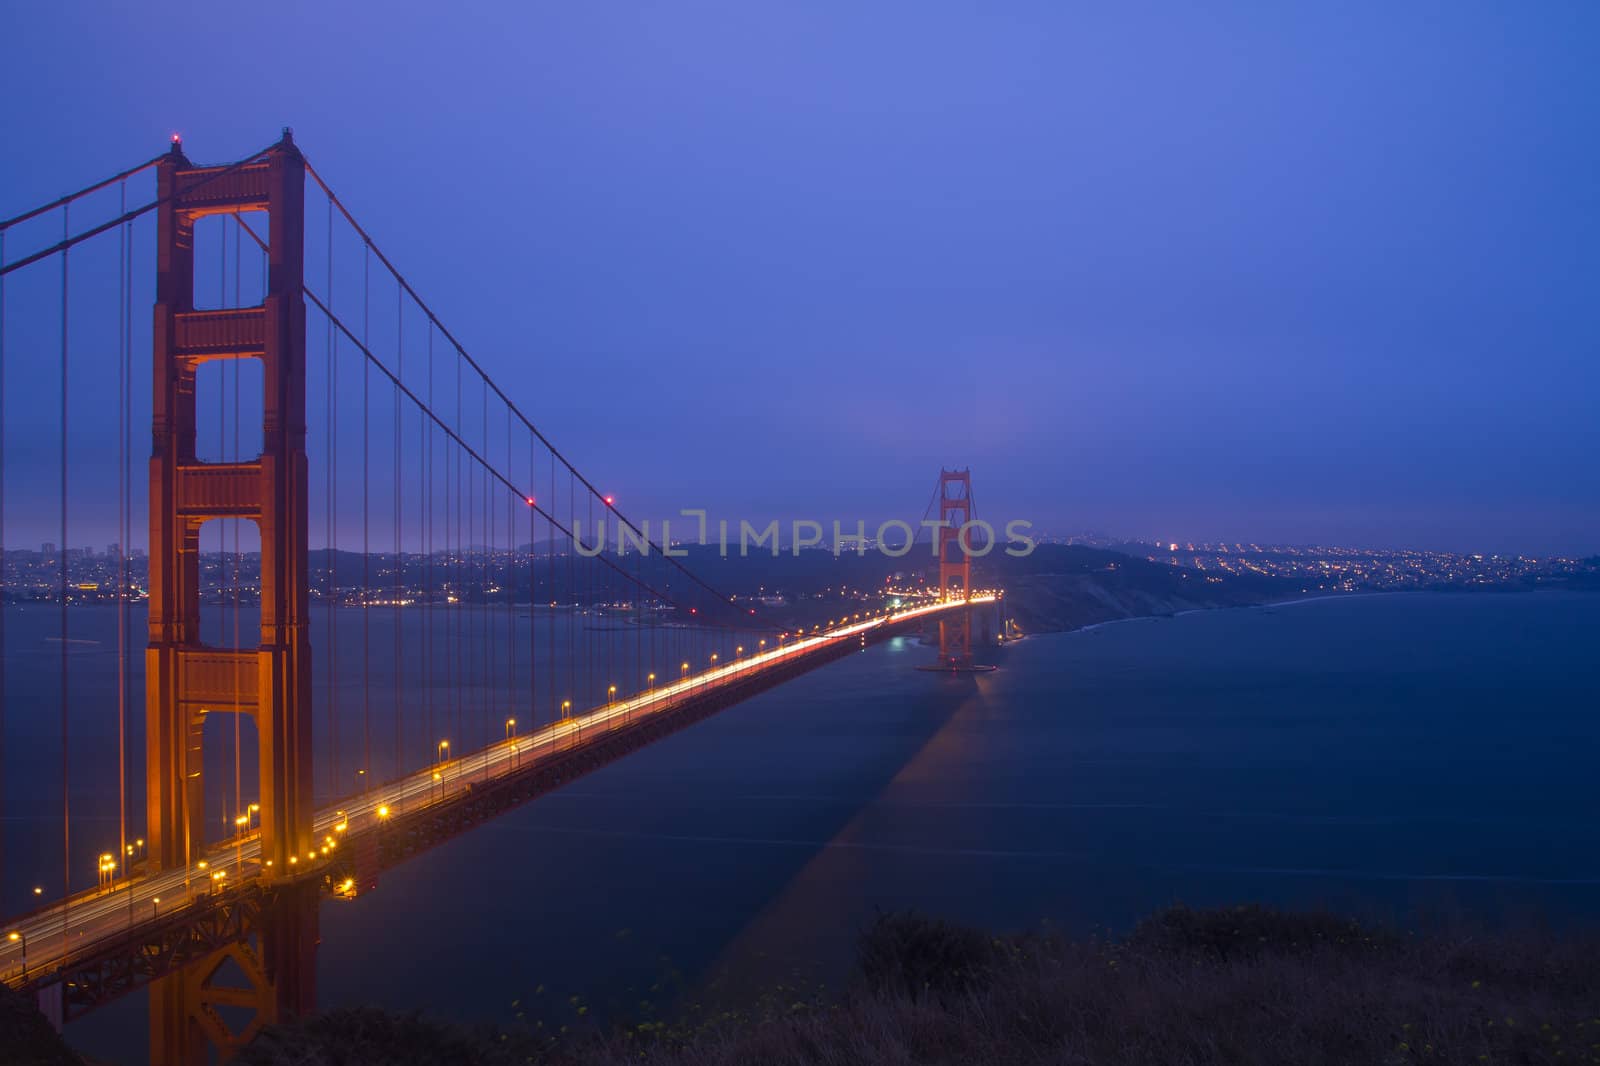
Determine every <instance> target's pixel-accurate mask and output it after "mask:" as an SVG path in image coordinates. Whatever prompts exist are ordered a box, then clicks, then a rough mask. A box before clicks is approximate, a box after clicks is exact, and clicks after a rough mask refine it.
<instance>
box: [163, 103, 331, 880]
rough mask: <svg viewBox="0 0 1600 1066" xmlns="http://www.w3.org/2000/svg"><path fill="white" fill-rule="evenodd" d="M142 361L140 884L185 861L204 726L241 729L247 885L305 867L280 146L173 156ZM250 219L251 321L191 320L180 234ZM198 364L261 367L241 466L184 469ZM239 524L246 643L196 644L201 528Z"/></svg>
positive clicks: (287, 172) (199, 827) (303, 730)
mask: <svg viewBox="0 0 1600 1066" xmlns="http://www.w3.org/2000/svg"><path fill="white" fill-rule="evenodd" d="M157 193H158V197H159V200H160V204H161V206H160V207H159V209H158V215H157V236H156V257H157V258H156V305H155V344H154V349H153V356H154V358H153V363H154V371H155V373H154V378H155V381H154V385H155V395H154V400H153V423H152V452H151V456H150V644H149V650H148V651H147V652H146V658H147V662H146V683H145V684H146V690H145V716H146V742H145V747H146V762H147V765H146V781H147V785H146V788H147V818H148V830H147V832H146V833H145V836H146V838H147V839H148V841H149V847H148V856H149V860H150V864H151V868H152V870H161V869H172V868H176V867H182V866H184V865H186V864H188V863H191V862H193V861H195V860H196V859H197V858H198V856H199V855H200V853H201V852H202V851H203V846H204V843H205V831H204V825H205V822H206V818H205V807H204V802H203V801H204V782H203V777H202V771H203V758H202V755H203V747H202V743H201V740H202V732H203V728H204V723H205V719H206V716H207V715H208V714H210V713H213V712H226V713H234V714H248V715H251V716H252V717H253V718H254V719H255V723H256V732H257V736H258V738H259V740H258V742H259V749H260V789H261V794H260V799H259V802H260V805H261V823H260V824H261V857H262V860H263V862H264V863H265V862H266V861H267V860H270V862H271V865H270V866H264V868H263V872H264V873H265V874H267V875H269V876H282V875H286V874H288V873H290V872H292V867H291V866H290V864H289V858H290V856H292V855H300V856H303V855H305V854H307V853H308V852H309V851H310V850H311V829H312V813H313V809H312V792H311V644H310V634H309V632H308V631H307V588H306V586H307V581H306V577H307V573H306V549H307V536H308V524H309V523H308V516H307V510H306V495H307V490H306V452H305V440H306V419H305V406H306V396H305V389H306V370H305V360H306V355H305V336H306V322H305V302H304V296H303V294H302V290H301V281H302V275H303V247H302V246H303V243H304V242H303V237H304V229H305V219H304V213H305V210H304V209H305V161H304V159H303V158H302V157H301V155H300V153H299V151H298V150H297V149H296V148H295V147H294V143H293V141H292V139H291V137H290V136H289V133H288V131H285V133H284V139H283V141H282V142H281V143H280V144H279V145H278V146H277V147H275V148H274V149H272V150H271V151H270V152H268V153H267V154H266V155H265V157H264V158H261V159H259V160H257V161H256V162H252V163H249V164H246V165H242V166H236V167H232V168H227V167H196V166H193V165H191V164H190V162H189V161H188V159H187V158H185V157H184V154H183V148H182V145H181V144H179V143H177V142H176V141H174V143H173V145H172V150H171V152H170V153H168V155H167V157H166V158H165V159H163V160H162V161H161V163H160V164H159V165H158V167H157ZM243 211H265V212H266V213H267V216H268V223H267V230H268V240H267V244H268V252H267V254H268V277H267V294H266V299H265V300H264V301H263V303H262V304H261V305H260V306H257V307H245V308H238V309H232V310H214V311H212V310H207V311H197V310H195V292H194V286H195V262H194V228H195V222H196V220H198V219H200V218H202V217H204V216H206V215H218V214H231V213H233V212H243ZM211 359H259V360H261V363H262V394H263V399H262V407H263V410H262V413H261V426H262V446H261V454H260V456H258V457H257V458H255V459H250V460H244V461H239V462H233V463H204V462H200V461H198V460H197V459H196V458H195V375H196V371H197V370H198V368H199V366H200V364H201V363H203V362H205V361H207V360H211ZM218 518H233V519H249V520H251V521H254V522H255V523H256V525H257V526H258V527H259V530H260V535H261V637H260V643H259V644H258V645H257V646H255V647H240V648H213V647H207V646H205V645H204V644H202V643H201V640H200V570H199V561H200V556H199V549H200V527H201V526H202V525H204V524H205V523H206V522H208V521H211V520H212V519H218Z"/></svg>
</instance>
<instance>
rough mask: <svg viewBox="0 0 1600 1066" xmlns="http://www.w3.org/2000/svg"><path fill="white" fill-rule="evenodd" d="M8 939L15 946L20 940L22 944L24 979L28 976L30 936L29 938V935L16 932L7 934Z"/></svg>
mask: <svg viewBox="0 0 1600 1066" xmlns="http://www.w3.org/2000/svg"><path fill="white" fill-rule="evenodd" d="M6 939H7V940H9V941H11V942H12V943H13V944H15V943H16V942H17V941H19V940H20V941H21V942H22V976H24V977H26V976H28V936H27V934H26V933H19V932H16V931H12V932H10V933H7V934H6Z"/></svg>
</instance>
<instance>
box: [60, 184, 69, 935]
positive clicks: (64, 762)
mask: <svg viewBox="0 0 1600 1066" xmlns="http://www.w3.org/2000/svg"><path fill="white" fill-rule="evenodd" d="M71 212H72V208H71V207H70V206H67V207H63V208H62V209H61V239H62V240H67V239H68V238H69V233H68V225H69V224H68V218H69V216H70V214H71ZM68 254H69V252H68V250H67V249H62V251H61V546H60V548H59V549H58V550H59V551H60V552H61V935H62V937H63V938H64V937H66V935H67V899H68V897H69V896H71V895H72V801H71V797H70V795H69V793H70V791H71V790H70V788H69V782H70V780H71V778H70V773H71V768H72V760H71V745H70V743H69V737H68V730H67V675H68V669H67V648H68V646H69V645H68V644H67V402H68V390H67V309H68V301H69V295H70V294H69V292H68V276H69V275H68V259H67V257H68Z"/></svg>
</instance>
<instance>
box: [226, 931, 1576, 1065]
mask: <svg viewBox="0 0 1600 1066" xmlns="http://www.w3.org/2000/svg"><path fill="white" fill-rule="evenodd" d="M1597 946H1600V944H1597V942H1596V941H1595V940H1593V939H1588V938H1580V939H1568V940H1565V941H1555V940H1550V939H1545V938H1542V937H1539V936H1532V935H1520V936H1494V937H1482V936H1467V935H1435V936H1426V937H1421V936H1413V935H1409V934H1400V933H1396V932H1391V931H1386V930H1380V929H1373V928H1366V927H1363V926H1360V925H1357V924H1355V923H1352V922H1349V921H1347V920H1343V919H1339V918H1336V917H1333V916H1331V915H1324V914H1287V913H1281V912H1276V911H1271V910H1266V909H1263V908H1259V907H1241V908H1238V909H1233V910H1214V911H1193V910H1188V909H1184V908H1175V909H1171V910H1168V911H1164V912H1162V913H1160V914H1158V915H1156V916H1154V917H1152V918H1151V919H1149V920H1147V921H1146V922H1144V923H1143V924H1142V925H1140V926H1139V927H1138V928H1137V929H1136V930H1135V931H1134V932H1133V933H1132V934H1131V935H1130V936H1129V937H1127V938H1125V939H1122V940H1116V941H1112V940H1101V939H1088V940H1071V939H1067V938H1064V937H1057V936H1040V935H1026V936H1018V937H1004V938H994V937H990V936H987V935H985V934H982V933H979V932H977V931H975V930H970V929H963V928H959V927H955V926H951V925H947V924H945V923H941V922H936V921H930V920H927V919H924V918H920V917H917V916H914V915H886V916H883V917H881V918H880V919H879V920H878V921H877V922H876V923H874V925H873V926H872V927H871V928H870V929H868V930H866V931H865V932H864V933H863V935H862V938H861V944H860V954H859V960H858V972H857V974H856V979H855V981H854V982H853V984H852V986H851V988H850V990H849V991H847V992H845V993H843V994H841V995H840V996H838V997H836V998H834V999H833V1000H831V1001H825V1000H822V999H819V998H811V999H804V1000H796V1001H793V1002H784V1001H783V1000H782V999H775V998H773V997H770V996H769V997H767V998H766V999H764V1000H763V1001H762V1002H761V1003H760V1004H759V1005H757V1006H756V1007H755V1008H754V1009H741V1010H728V1011H723V1012H719V1013H717V1014H716V1015H715V1016H711V1017H707V1016H706V1015H705V1014H704V1013H703V1012H691V1013H690V1014H689V1015H688V1016H686V1017H685V1018H683V1019H682V1020H680V1021H679V1022H677V1023H676V1024H671V1023H644V1024H639V1025H634V1026H631V1027H618V1028H615V1029H612V1030H610V1031H598V1030H597V1031H591V1032H588V1033H584V1034H581V1035H574V1034H572V1033H569V1034H567V1035H565V1036H561V1037H556V1038H550V1037H547V1036H543V1035H541V1034H540V1033H539V1032H538V1031H530V1030H497V1029H466V1028H461V1027H455V1026H451V1025H447V1024H442V1023H438V1022H434V1021H431V1020H428V1019H425V1018H422V1017H420V1016H418V1015H406V1016H396V1015H391V1014H386V1013H384V1012H381V1011H376V1010H353V1011H333V1012H330V1013H328V1014H326V1015H324V1016H322V1017H319V1018H316V1019H312V1020H310V1021H307V1022H304V1023H301V1024H298V1025H294V1026H287V1027H281V1028H277V1029H273V1030H269V1031H267V1032H265V1033H263V1034H262V1035H261V1037H260V1038H258V1039H257V1041H256V1042H255V1043H254V1044H253V1045H252V1046H251V1047H250V1048H249V1049H247V1050H246V1052H245V1053H244V1054H243V1055H241V1056H240V1057H239V1058H238V1059H237V1060H236V1061H237V1062H238V1063H240V1064H241V1066H288V1064H296V1066H358V1064H361V1066H365V1064H369V1063H370V1064H374V1066H375V1064H379V1063H382V1064H413V1063H414V1064H418V1066H421V1064H428V1066H453V1064H468V1063H471V1064H477V1063H488V1064H500V1063H505V1064H510V1063H529V1062H532V1063H551V1064H571V1066H621V1064H623V1063H630V1064H638V1063H644V1064H646V1066H669V1064H670V1066H687V1064H691V1063H693V1064H707V1066H733V1064H736V1063H738V1064H743V1063H771V1064H780V1066H781V1064H795V1066H799V1064H845V1063H938V1064H944V1063H949V1064H952V1066H953V1064H987V1063H993V1064H1000V1063H1006V1064H1012V1063H1083V1064H1108V1066H1109V1064H1119V1066H1120V1064H1128V1066H1133V1064H1139V1066H1146V1064H1153V1063H1162V1064H1207V1063H1218V1064H1221V1063H1229V1064H1243V1063H1252V1064H1253V1063H1261V1064H1273V1066H1279V1064H1299V1063H1309V1064H1317V1063H1384V1064H1397V1066H1398V1064H1409V1063H1426V1064H1434V1063H1462V1064H1474V1066H1475V1064H1479V1063H1541V1064H1542V1063H1548V1064H1552V1066H1554V1064H1562V1066H1565V1064H1569V1063H1600V952H1597V951H1596V950H1595V949H1596V947H1597Z"/></svg>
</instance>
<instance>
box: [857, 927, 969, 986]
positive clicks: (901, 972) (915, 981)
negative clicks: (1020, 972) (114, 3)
mask: <svg viewBox="0 0 1600 1066" xmlns="http://www.w3.org/2000/svg"><path fill="white" fill-rule="evenodd" d="M994 960H995V946H994V942H993V941H992V940H991V939H990V938H989V937H986V936H984V935H983V934H982V933H980V932H978V931H977V930H975V929H967V928H964V927H962V926H958V925H951V924H950V923H949V922H945V921H939V920H937V919H933V918H925V917H923V916H922V915H920V914H910V913H903V912H892V913H879V914H878V915H877V916H876V917H874V918H873V920H872V923H871V924H870V925H868V926H867V928H866V929H865V930H863V931H862V933H861V937H860V939H859V940H858V941H857V944H856V964H857V966H858V968H859V969H860V972H861V977H862V979H863V980H864V981H865V982H866V985H867V987H868V988H869V989H871V990H872V991H874V992H877V993H883V994H902V995H907V996H910V997H911V998H912V999H916V998H918V997H920V996H923V995H926V994H929V993H932V994H934V995H940V994H943V993H947V992H963V991H966V990H967V989H969V988H971V987H973V985H974V984H975V983H976V982H977V981H978V980H979V979H980V978H981V976H982V974H983V972H984V971H985V970H986V969H988V968H989V967H990V966H991V965H992V964H993V962H994Z"/></svg>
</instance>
